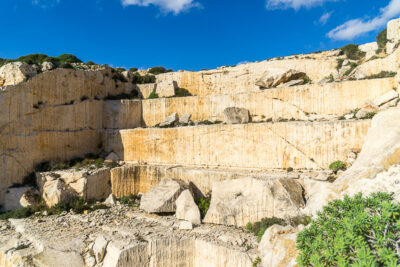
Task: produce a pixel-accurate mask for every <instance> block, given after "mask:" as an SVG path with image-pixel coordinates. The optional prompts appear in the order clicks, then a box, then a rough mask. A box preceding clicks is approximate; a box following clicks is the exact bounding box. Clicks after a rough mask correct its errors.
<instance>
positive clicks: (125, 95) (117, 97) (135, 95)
mask: <svg viewBox="0 0 400 267" xmlns="http://www.w3.org/2000/svg"><path fill="white" fill-rule="evenodd" d="M136 98H139V93H138V91H136V90H135V89H133V90H132V91H131V92H130V93H121V94H118V95H107V96H106V97H105V98H104V100H121V99H136Z"/></svg>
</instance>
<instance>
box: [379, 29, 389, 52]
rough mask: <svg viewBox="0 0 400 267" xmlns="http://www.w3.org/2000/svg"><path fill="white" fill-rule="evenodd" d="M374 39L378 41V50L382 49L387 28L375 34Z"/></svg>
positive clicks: (385, 39) (384, 44)
mask: <svg viewBox="0 0 400 267" xmlns="http://www.w3.org/2000/svg"><path fill="white" fill-rule="evenodd" d="M376 41H377V42H378V47H379V48H378V50H380V51H382V50H383V49H384V48H385V47H386V43H387V42H388V39H387V29H384V30H383V31H381V32H380V33H379V34H378V35H377V36H376Z"/></svg>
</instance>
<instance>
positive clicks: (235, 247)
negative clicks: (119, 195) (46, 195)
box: [0, 206, 258, 267]
mask: <svg viewBox="0 0 400 267" xmlns="http://www.w3.org/2000/svg"><path fill="white" fill-rule="evenodd" d="M178 223H179V221H178V220H177V219H176V218H174V217H173V216H165V217H156V216H154V215H149V214H144V213H142V212H138V211H134V210H132V209H131V208H129V207H127V206H120V207H113V208H110V209H108V210H97V211H95V212H92V213H90V214H88V215H73V214H67V215H64V216H49V217H42V218H38V217H32V218H30V219H23V220H11V222H8V221H0V263H1V264H2V266H3V263H6V264H5V266H15V264H17V263H18V264H19V265H18V266H32V264H29V263H31V262H32V261H33V262H34V263H35V266H42V267H54V266H68V267H82V266H98V267H101V266H104V267H117V266H118V267H121V266H126V267H128V266H135V267H146V266H148V267H150V266H161V267H173V266H212V267H225V266H243V267H252V266H253V261H254V260H255V259H256V257H257V247H258V244H257V241H256V238H255V237H254V235H252V234H251V233H249V232H247V231H245V230H242V229H237V228H234V227H227V226H217V225H208V226H206V225H201V226H199V227H197V228H195V229H194V230H180V229H179V227H178V226H177V225H178ZM66 229H67V230H66ZM7 264H8V265H7Z"/></svg>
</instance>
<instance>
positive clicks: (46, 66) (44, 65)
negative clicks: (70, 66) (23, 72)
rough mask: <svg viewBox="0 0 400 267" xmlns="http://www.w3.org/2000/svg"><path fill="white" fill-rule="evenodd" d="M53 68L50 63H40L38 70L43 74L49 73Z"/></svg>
mask: <svg viewBox="0 0 400 267" xmlns="http://www.w3.org/2000/svg"><path fill="white" fill-rule="evenodd" d="M54 68H55V66H54V64H53V63H51V62H49V61H45V62H43V63H42V65H41V68H40V69H41V71H42V72H45V71H50V70H52V69H54Z"/></svg>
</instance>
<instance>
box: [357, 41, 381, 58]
mask: <svg viewBox="0 0 400 267" xmlns="http://www.w3.org/2000/svg"><path fill="white" fill-rule="evenodd" d="M358 49H359V50H360V51H362V52H364V53H365V60H369V59H370V58H372V57H373V56H375V55H376V50H378V43H377V42H371V43H367V44H363V45H359V46H358Z"/></svg>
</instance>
